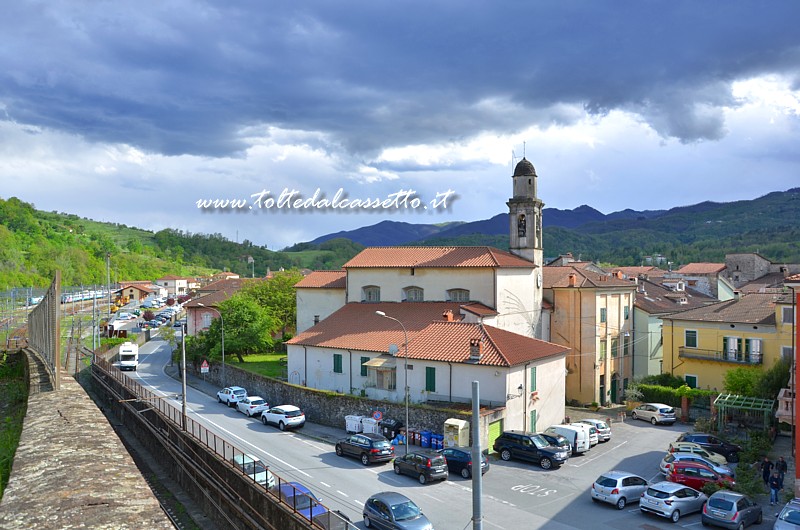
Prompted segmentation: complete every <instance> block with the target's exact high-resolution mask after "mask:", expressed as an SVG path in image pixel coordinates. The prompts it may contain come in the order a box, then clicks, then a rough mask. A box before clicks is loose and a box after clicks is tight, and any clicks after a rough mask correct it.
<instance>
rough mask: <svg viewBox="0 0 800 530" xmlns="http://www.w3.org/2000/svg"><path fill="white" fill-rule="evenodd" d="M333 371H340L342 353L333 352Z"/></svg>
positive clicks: (338, 372) (337, 372)
mask: <svg viewBox="0 0 800 530" xmlns="http://www.w3.org/2000/svg"><path fill="white" fill-rule="evenodd" d="M333 373H336V374H340V373H342V355H341V354H340V353H334V354H333Z"/></svg>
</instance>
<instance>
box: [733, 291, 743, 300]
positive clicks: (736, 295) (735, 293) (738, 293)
mask: <svg viewBox="0 0 800 530" xmlns="http://www.w3.org/2000/svg"><path fill="white" fill-rule="evenodd" d="M741 298H742V291H739V290H738V289H737V290H735V291H733V299H734V300H736V301H739V300H741Z"/></svg>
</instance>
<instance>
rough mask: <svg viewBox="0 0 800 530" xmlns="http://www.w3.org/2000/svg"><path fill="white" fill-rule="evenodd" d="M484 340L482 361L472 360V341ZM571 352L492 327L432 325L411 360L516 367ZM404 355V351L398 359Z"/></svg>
mask: <svg viewBox="0 0 800 530" xmlns="http://www.w3.org/2000/svg"><path fill="white" fill-rule="evenodd" d="M472 339H480V340H481V357H480V360H479V361H477V362H475V361H471V360H470V340H472ZM568 351H569V348H567V347H566V346H560V345H558V344H553V343H550V342H546V341H543V340H538V339H533V338H530V337H526V336H524V335H518V334H516V333H512V332H510V331H505V330H502V329H499V328H495V327H492V326H484V325H481V324H467V323H465V322H432V323H430V324H429V325H428V326H427V327H426V328H425V329H423V330H422V331H421V332H420V333H419V334H418V335H417V336H416V337H415V338H414V340H410V341H409V345H408V358H409V359H420V360H427V361H441V362H454V363H472V364H477V365H490V366H514V365H517V364H522V363H526V362H529V361H536V360H539V359H544V358H547V357H551V356H558V355H565V354H566V353H567V352H568ZM402 355H404V352H403V351H402V350H401V351H400V353H399V354H398V357H401V356H402Z"/></svg>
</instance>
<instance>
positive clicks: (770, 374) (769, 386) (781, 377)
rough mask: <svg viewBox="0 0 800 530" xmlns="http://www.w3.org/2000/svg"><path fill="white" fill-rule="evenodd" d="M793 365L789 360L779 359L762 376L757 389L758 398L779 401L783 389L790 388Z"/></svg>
mask: <svg viewBox="0 0 800 530" xmlns="http://www.w3.org/2000/svg"><path fill="white" fill-rule="evenodd" d="M791 368H792V363H791V361H789V360H788V359H779V360H778V361H777V362H776V363H775V364H774V365H773V366H772V368H770V369H769V370H767V371H765V372H764V373H763V374H761V377H759V379H758V383H757V384H756V387H755V393H756V396H757V397H760V398H763V399H777V398H778V393H779V392H780V391H781V389H782V388H787V387H788V386H789V375H790V374H789V371H790V370H791Z"/></svg>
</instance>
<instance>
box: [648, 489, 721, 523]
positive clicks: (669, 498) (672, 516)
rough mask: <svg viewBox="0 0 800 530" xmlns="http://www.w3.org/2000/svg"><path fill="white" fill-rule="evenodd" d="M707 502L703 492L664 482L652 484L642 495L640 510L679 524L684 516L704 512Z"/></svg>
mask: <svg viewBox="0 0 800 530" xmlns="http://www.w3.org/2000/svg"><path fill="white" fill-rule="evenodd" d="M707 500H708V497H707V496H706V494H705V493H703V492H702V491H697V490H696V489H694V488H690V487H688V486H684V485H683V484H675V483H673V482H666V481H664V482H657V483H655V484H652V485H651V486H650V487H648V488H647V489H646V490H645V492H644V493H642V498H641V499H639V509H640V510H641V511H642V512H645V513H654V514H656V515H659V516H661V517H666V518H667V519H669V520H670V521H672V522H673V523H677V522H678V520H679V519H680V518H681V516H682V515H688V514H690V513H694V512H699V511H700V510H702V509H703V505H704V504H705V503H706V501H707Z"/></svg>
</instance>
